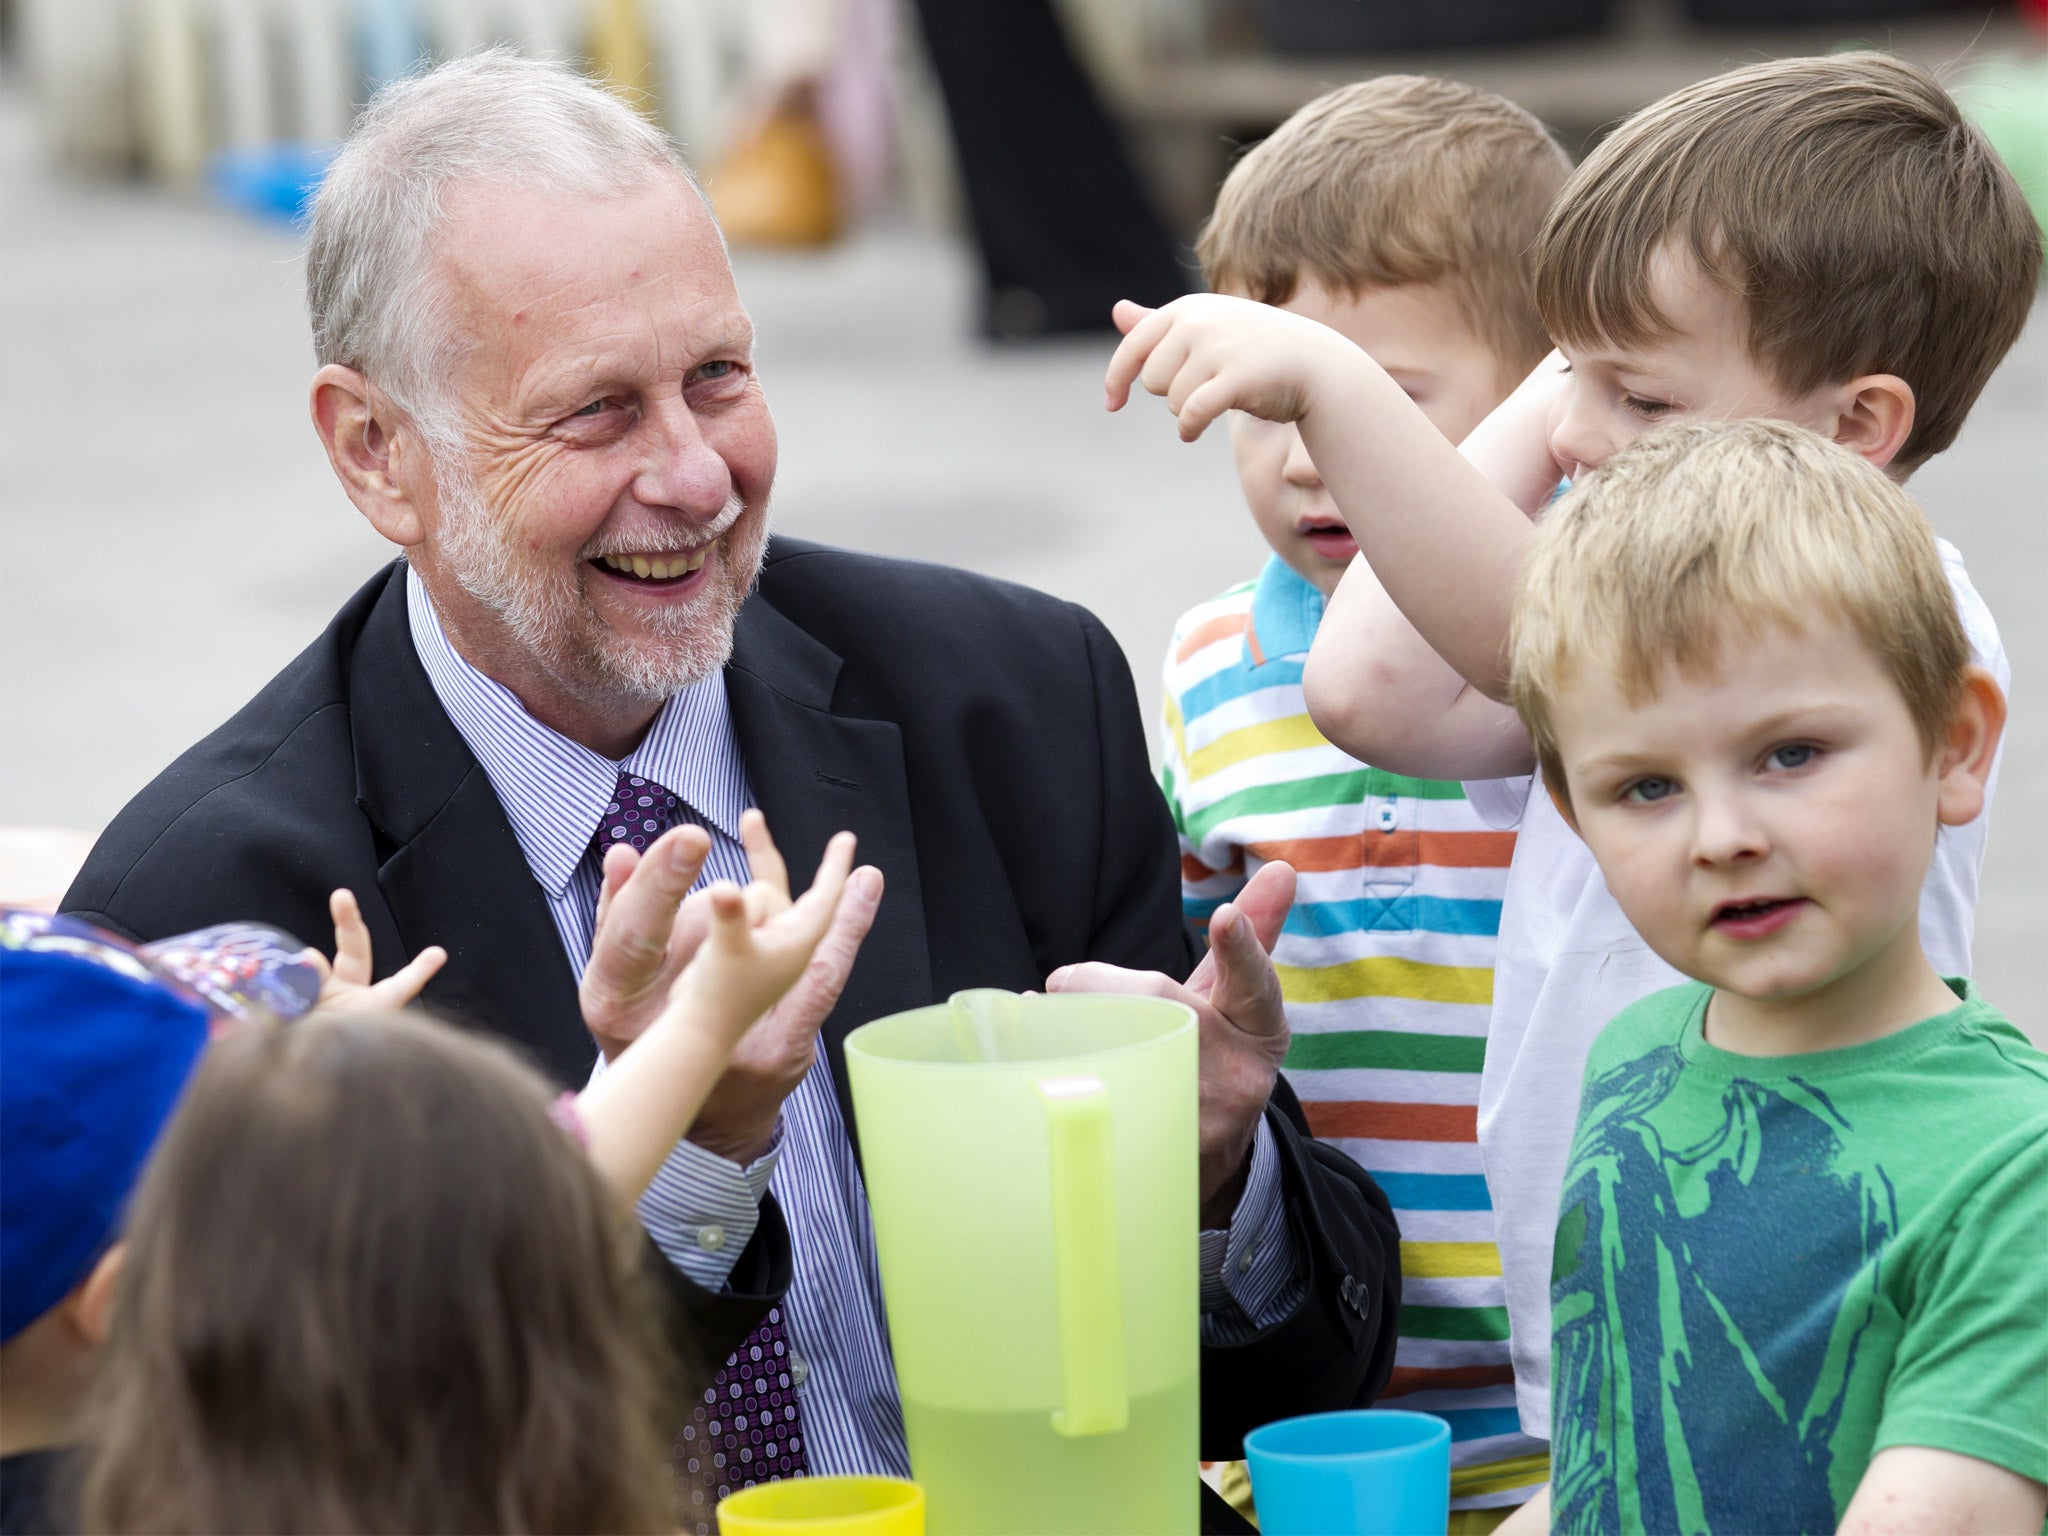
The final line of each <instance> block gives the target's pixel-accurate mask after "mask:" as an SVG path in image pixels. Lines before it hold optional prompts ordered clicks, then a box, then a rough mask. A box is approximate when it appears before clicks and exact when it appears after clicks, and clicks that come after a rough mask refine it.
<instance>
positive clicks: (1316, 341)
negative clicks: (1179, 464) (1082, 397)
mask: <svg viewBox="0 0 2048 1536" xmlns="http://www.w3.org/2000/svg"><path fill="white" fill-rule="evenodd" d="M1111 314H1112V317H1113V318H1114V319H1115V321H1116V326H1117V329H1118V330H1120V331H1122V332H1123V333H1124V339H1123V340H1122V341H1121V342H1120V343H1118V345H1117V349H1116V353H1115V355H1114V356H1112V357H1111V358H1110V360H1109V372H1108V374H1107V376H1106V377H1105V378H1104V380H1103V392H1104V403H1105V404H1106V405H1107V406H1108V407H1109V409H1110V410H1112V411H1114V410H1120V409H1121V408H1122V407H1123V404H1124V402H1125V401H1127V400H1128V399H1130V395H1131V386H1132V385H1133V384H1138V385H1141V386H1143V387H1144V388H1145V389H1147V390H1149V391H1150V392H1151V393H1153V394H1155V395H1164V396H1165V397H1166V404H1167V408H1168V409H1169V410H1171V411H1172V412H1173V414H1174V418H1175V420H1177V421H1178V422H1179V423H1180V435H1181V440H1182V441H1183V442H1190V443H1191V442H1193V441H1194V440H1195V439H1196V438H1198V437H1200V436H1201V435H1202V434H1203V433H1204V432H1205V431H1207V430H1208V428H1209V424H1210V423H1211V422H1213V421H1214V420H1215V419H1216V418H1217V417H1219V416H1221V415H1222V414H1223V413H1224V412H1225V411H1230V410H1237V411H1245V412H1248V413H1250V414H1251V415H1253V416H1259V417H1263V418H1264V419H1265V420H1267V421H1299V420H1300V419H1301V418H1302V417H1304V416H1306V415H1307V414H1308V413H1309V411H1310V409H1311V408H1312V407H1313V406H1314V404H1315V401H1316V398H1317V396H1318V394H1319V393H1320V391H1321V388H1322V383H1323V380H1324V379H1325V378H1326V377H1328V376H1329V374H1330V372H1331V370H1333V369H1339V370H1341V369H1342V368H1344V367H1347V366H1356V365H1357V364H1358V362H1359V361H1360V360H1361V359H1362V358H1363V357H1364V354H1363V353H1361V352H1359V350H1358V348H1357V347H1355V346H1353V345H1352V344H1351V343H1350V342H1349V341H1347V340H1345V339H1344V338H1343V337H1342V336H1340V335H1338V334H1337V332H1335V331H1333V330H1331V329H1330V328H1329V327H1328V326H1326V325H1318V324H1317V323H1316V322H1315V321H1313V320H1309V319H1306V318H1305V317H1303V316H1301V315H1296V314H1290V313H1289V312H1288V311H1286V310H1284V309H1276V308H1274V307H1273V306H1272V305H1270V304H1255V303H1253V302H1252V301H1251V300H1250V299H1235V298H1230V297H1228V296H1226V295H1223V294H1216V293H1194V294H1189V295H1187V296H1186V297H1185V298H1179V299H1175V300H1174V301H1173V302H1172V303H1171V304H1168V305H1166V306H1164V307H1163V308H1160V309H1147V308H1145V307H1144V306H1143V305H1142V304H1133V303H1132V302H1131V301H1130V300H1128V299H1125V300H1122V301H1120V302H1119V303H1118V304H1117V306H1116V308H1115V309H1114V310H1112V311H1111Z"/></svg>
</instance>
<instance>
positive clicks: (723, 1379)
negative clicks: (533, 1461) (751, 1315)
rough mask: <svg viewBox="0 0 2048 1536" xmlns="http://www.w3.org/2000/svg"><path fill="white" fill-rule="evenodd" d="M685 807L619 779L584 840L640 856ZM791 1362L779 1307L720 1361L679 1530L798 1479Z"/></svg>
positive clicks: (702, 1409)
mask: <svg viewBox="0 0 2048 1536" xmlns="http://www.w3.org/2000/svg"><path fill="white" fill-rule="evenodd" d="M685 810H686V807H685V806H684V805H683V803H682V801H681V800H679V799H678V798H677V797H676V796H675V795H674V794H672V793H671V792H670V791H668V790H666V789H664V788H662V786H661V785H659V784H657V783H655V782H654V781H653V780H652V779H643V778H640V777H638V776H637V775H634V774H630V773H622V774H620V775H619V782H618V784H617V786H616V787H615V788H614V789H613V790H612V801H611V804H610V805H608V806H606V807H605V811H604V820H603V821H602V822H601V823H599V825H598V829H597V836H596V837H595V838H593V839H592V841H593V842H594V843H595V844H596V845H597V850H598V855H597V856H598V858H599V859H600V860H602V859H603V858H604V850H605V849H607V848H609V847H611V845H612V844H613V843H625V844H627V845H628V846H629V847H633V848H637V849H639V850H641V851H642V852H645V851H646V850H647V848H648V847H649V846H650V845H651V844H652V843H653V842H654V840H655V839H656V838H658V837H660V836H661V834H662V833H664V832H666V831H667V830H668V829H669V828H670V827H672V826H674V825H675V824H676V822H677V821H679V820H681V819H683V817H684V814H685ZM792 1364H793V1361H792V1357H791V1355H790V1352H789V1335H788V1334H787V1333H786V1332H785V1331H784V1330H783V1326H782V1308H780V1307H770V1308H769V1309H768V1316H767V1317H766V1319H764V1320H763V1321H762V1323H761V1326H760V1327H758V1328H756V1329H755V1330H754V1331H753V1332H752V1333H750V1334H748V1335H747V1337H746V1341H745V1342H744V1343H743V1344H741V1345H740V1347H739V1349H738V1351H737V1352H736V1353H734V1355H733V1357H732V1358H731V1359H730V1360H728V1361H726V1362H725V1368H724V1369H723V1370H721V1371H720V1372H719V1373H718V1377H717V1379H716V1380H715V1381H713V1382H712V1383H711V1388H710V1390H709V1391H707V1392H706V1393H705V1394H704V1397H703V1399H702V1401H700V1402H699V1403H698V1404H697V1406H696V1407H695V1408H694V1409H692V1410H691V1413H690V1421H689V1422H688V1423H687V1424H685V1425H684V1426H683V1429H682V1433H681V1434H680V1435H678V1436H677V1437H676V1443H675V1469H676V1477H677V1480H678V1481H679V1482H680V1483H681V1485H682V1494H683V1520H684V1525H685V1527H686V1528H687V1529H690V1530H694V1531H695V1532H697V1533H698V1536H712V1533H713V1532H714V1531H716V1530H717V1528H718V1524H717V1520H716V1518H715V1515H714V1513H713V1512H714V1511H715V1509H716V1508H717V1505H718V1501H719V1500H720V1499H722V1498H724V1497H725V1496H726V1495H727V1494H729V1493H731V1492H732V1491H733V1490H734V1489H735V1488H751V1487H753V1486H754V1484H756V1483H765V1482H769V1481H771V1480H772V1479H775V1478H778V1477H801V1476H803V1474H804V1472H805V1471H806V1465H805V1457H804V1436H803V1417H802V1415H801V1413H800V1412H799V1409H798V1406H797V1398H796V1385H795V1382H794V1380H793V1378H792V1376H791V1368H792Z"/></svg>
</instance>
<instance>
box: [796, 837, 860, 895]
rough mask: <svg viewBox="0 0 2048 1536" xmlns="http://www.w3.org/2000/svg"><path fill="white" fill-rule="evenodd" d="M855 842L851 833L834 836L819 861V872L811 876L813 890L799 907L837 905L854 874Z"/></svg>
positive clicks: (810, 890) (807, 892)
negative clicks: (850, 877)
mask: <svg viewBox="0 0 2048 1536" xmlns="http://www.w3.org/2000/svg"><path fill="white" fill-rule="evenodd" d="M855 842H856V839H855V838H854V835H853V834H852V833H851V832H836V833H834V834H833V836H832V841H831V842H829V843H827V844H826V845H825V857H824V858H822V859H820V860H818V872H817V873H816V874H815V875H813V876H811V888H810V889H809V890H808V891H805V892H804V894H803V898H802V900H800V901H798V902H797V905H798V906H799V907H802V906H806V905H809V906H814V907H826V908H830V907H833V906H835V905H837V903H838V901H839V894H840V892H842V891H844V890H845V889H846V882H847V879H848V877H849V876H851V875H852V873H853V850H854V846H855Z"/></svg>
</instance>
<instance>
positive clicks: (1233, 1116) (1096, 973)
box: [1045, 863, 1294, 1228]
mask: <svg viewBox="0 0 2048 1536" xmlns="http://www.w3.org/2000/svg"><path fill="white" fill-rule="evenodd" d="M1293 905H1294V869H1293V867H1292V866H1291V865H1287V864H1279V863H1274V864H1267V865H1264V866H1263V867H1262V868H1261V869H1260V870H1259V872H1258V873H1257V874H1255V875H1253V876H1252V878H1251V879H1250V880H1249V881H1247V882H1246V883H1245V888H1244V889H1243V890H1242V891H1240V892H1238V894H1237V899H1236V900H1235V901H1234V902H1226V903H1225V904H1224V905H1223V906H1220V907H1218V908H1217V909H1216V912H1215V915H1214V916H1213V917H1211V918H1210V919H1209V953H1208V954H1207V955H1205V956H1204V957H1203V959H1202V963H1201V964H1200V965H1198V966H1196V967H1195V970H1194V974H1193V975H1191V976H1189V977H1188V979H1187V980H1186V981H1185V982H1177V981H1175V980H1173V979H1172V978H1171V977H1169V976H1162V975H1161V974H1159V973H1158V972H1157V971H1130V970H1125V969H1124V968H1123V967H1122V966H1116V965H1104V964H1102V963H1100V962H1099V961H1089V962H1087V963H1085V964H1081V965H1069V966H1065V967H1062V968H1061V969H1060V970H1057V971H1054V972H1053V973H1052V975H1051V977H1049V978H1048V979H1047V981H1046V984H1045V987H1046V990H1047V991H1048V992H1125V993H1136V994H1139V995H1142V996H1146V997H1167V998H1172V999H1173V1000H1174V1001H1176V1002H1182V1003H1186V1004H1187V1005H1188V1006H1189V1007H1190V1008H1192V1009H1194V1011H1195V1018H1196V1020H1197V1023H1198V1026H1199V1030H1200V1035H1199V1039H1200V1056H1201V1068H1200V1070H1201V1198H1202V1225H1203V1226H1205V1227H1211V1228H1220V1227H1225V1226H1228V1225H1229V1224H1230V1218H1231V1216H1232V1214H1233V1213H1234V1212H1235V1211H1236V1209H1237V1201H1238V1196H1239V1195H1240V1194H1242V1193H1243V1190H1244V1179H1245V1174H1246V1172H1247V1171H1248V1170H1249V1167H1250V1162H1251V1148H1252V1136H1253V1134H1254V1133H1255V1132H1256V1131H1257V1130H1258V1124H1259V1117H1260V1116H1261V1115H1262V1114H1264V1113H1265V1109H1266V1101H1267V1100H1268V1099H1270V1098H1271V1097H1272V1096H1273V1079H1274V1078H1275V1077H1276V1076H1278V1075H1279V1071H1280V1063H1281V1060H1282V1059H1283V1058H1284V1057H1285V1056H1286V1055H1287V1041H1288V1030H1287V1012H1286V1009H1285V1007H1284V1006H1283V1005H1282V1003H1281V999H1280V978H1279V977H1278V975H1276V974H1275V972H1274V970H1273V962H1272V960H1271V958H1270V957H1269V954H1268V952H1269V951H1270V950H1271V949H1272V947H1273V944H1274V942H1275V941H1276V940H1277V939H1278V938H1279V937H1280V928H1281V925H1282V924H1283V923H1285V922H1286V921H1287V913H1288V909H1289V908H1291V907H1292V906H1293Z"/></svg>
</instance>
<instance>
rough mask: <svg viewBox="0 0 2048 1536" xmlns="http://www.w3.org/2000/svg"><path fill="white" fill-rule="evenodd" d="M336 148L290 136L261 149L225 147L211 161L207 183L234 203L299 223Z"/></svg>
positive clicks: (271, 217)
mask: <svg viewBox="0 0 2048 1536" xmlns="http://www.w3.org/2000/svg"><path fill="white" fill-rule="evenodd" d="M335 148H336V146H335V145H332V144H300V143H290V142H287V143H281V144H265V145H263V146H262V147H261V148H260V149H223V150H220V151H219V152H217V153H216V154H215V155H214V156H213V157H212V158H211V159H209V160H208V161H207V162H206V184H207V186H208V187H210V188H211V189H212V190H213V195H214V196H215V197H217V198H219V199H220V200H221V201H222V202H224V203H226V204H228V205H229V206H230V207H234V208H240V209H241V210H242V211H243V212H245V213H253V214H256V215H257V216H259V217H261V218H266V219H277V220H279V221H281V222H283V223H287V224H291V223H297V222H298V221H299V220H301V219H303V218H305V216H306V213H307V210H308V209H309V208H310V207H311V206H312V202H313V194H314V193H315V192H318V191H319V190H320V179H321V178H322V177H323V176H325V175H326V174H327V165H328V162H329V161H331V160H332V159H333V158H334V151H335Z"/></svg>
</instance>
